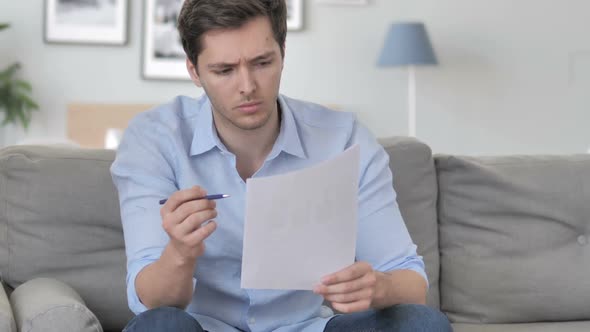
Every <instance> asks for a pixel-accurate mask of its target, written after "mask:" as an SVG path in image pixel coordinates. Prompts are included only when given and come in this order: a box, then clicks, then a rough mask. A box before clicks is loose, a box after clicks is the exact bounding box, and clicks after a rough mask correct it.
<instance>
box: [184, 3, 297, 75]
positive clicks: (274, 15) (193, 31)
mask: <svg viewBox="0 0 590 332" xmlns="http://www.w3.org/2000/svg"><path fill="white" fill-rule="evenodd" d="M261 16H266V17H268V18H269V20H270V24H271V27H272V31H273V35H274V39H275V40H276V42H277V43H278V44H279V47H280V48H281V56H283V57H284V56H285V39H286V36H287V5H286V3H285V0H185V2H184V5H183V6H182V9H181V11H180V15H179V17H178V31H179V32H180V39H181V41H182V47H183V48H184V52H185V53H186V55H187V57H188V58H189V60H190V61H191V62H192V63H193V65H194V66H195V67H196V66H197V58H198V57H199V54H201V52H202V51H203V42H202V36H203V35H204V34H205V33H207V32H208V31H210V30H214V29H237V28H240V27H242V26H243V25H244V24H246V23H247V22H248V21H250V20H251V19H253V18H256V17H261Z"/></svg>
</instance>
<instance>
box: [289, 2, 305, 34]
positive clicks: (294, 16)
mask: <svg viewBox="0 0 590 332" xmlns="http://www.w3.org/2000/svg"><path fill="white" fill-rule="evenodd" d="M301 29H303V0H287V30H301Z"/></svg>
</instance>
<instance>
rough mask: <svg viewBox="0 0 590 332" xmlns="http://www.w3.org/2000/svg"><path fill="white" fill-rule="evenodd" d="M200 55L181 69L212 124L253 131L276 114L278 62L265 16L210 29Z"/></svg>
mask: <svg viewBox="0 0 590 332" xmlns="http://www.w3.org/2000/svg"><path fill="white" fill-rule="evenodd" d="M202 43H203V51H202V52H201V54H199V57H198V59H197V65H198V74H197V71H195V70H194V69H195V68H194V67H193V65H192V63H191V62H190V61H189V60H187V67H188V70H189V73H190V74H191V78H192V80H193V82H194V83H195V84H196V85H197V86H199V87H202V88H203V89H204V90H205V92H206V93H207V96H208V97H209V99H210V100H211V104H212V105H213V111H214V118H215V124H216V126H217V127H218V128H219V126H220V125H221V126H223V127H225V128H227V129H229V130H238V131H239V130H247V131H250V130H255V129H259V128H262V127H264V126H267V125H272V124H271V123H269V122H270V121H269V120H270V119H271V117H273V118H274V119H276V117H274V116H273V115H274V114H276V112H277V97H278V93H279V85H280V81H281V73H282V71H283V58H282V56H281V50H280V47H279V45H278V43H277V42H276V41H275V39H274V37H273V33H272V28H271V25H270V20H269V19H268V18H267V17H259V18H255V19H252V20H251V21H249V22H248V23H246V24H245V25H244V26H242V27H241V28H239V29H222V30H221V29H220V30H212V31H209V32H207V33H206V34H204V35H203V38H202Z"/></svg>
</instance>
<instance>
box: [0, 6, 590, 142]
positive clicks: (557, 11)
mask: <svg viewBox="0 0 590 332" xmlns="http://www.w3.org/2000/svg"><path fill="white" fill-rule="evenodd" d="M305 4H306V8H305V29H304V30H303V31H301V32H290V33H289V35H288V39H287V58H286V66H285V72H284V75H283V85H282V92H283V93H285V94H287V95H290V96H293V97H298V98H304V99H308V100H312V101H315V102H319V103H325V104H337V105H340V106H341V108H342V109H344V110H349V111H354V112H357V113H358V116H359V117H360V119H361V120H362V121H363V122H364V123H365V124H366V125H367V126H368V127H369V128H370V129H371V130H372V131H373V132H374V133H375V135H377V136H389V135H405V134H406V133H407V129H406V122H407V118H406V93H407V91H406V73H405V71H404V70H403V69H393V68H391V69H384V68H377V67H376V66H375V62H376V59H377V56H378V54H379V51H380V48H381V44H382V42H383V39H384V37H385V33H386V31H387V28H388V26H389V24H390V23H391V22H393V21H397V20H421V21H424V22H425V23H426V25H427V27H428V30H429V32H430V35H431V39H432V41H433V44H434V47H435V50H436V52H437V55H438V57H439V61H440V63H441V65H440V66H439V67H435V68H421V69H419V70H418V73H417V80H418V106H417V107H418V127H417V135H418V137H419V138H420V139H421V140H423V141H425V142H426V143H428V144H429V145H430V146H431V147H432V148H433V150H434V151H435V152H440V153H462V154H505V153H572V152H586V151H587V149H588V148H589V147H590V130H589V129H588V125H590V113H589V112H588V111H589V107H590V93H588V92H590V89H589V88H590V37H589V35H588V34H589V32H590V1H587V0H563V1H556V0H518V1H514V0H493V1H492V0H488V1H484V0H411V1H410V0H406V1H402V0H370V4H369V5H368V6H364V7H355V6H327V5H320V4H319V3H316V2H315V0H306V1H305ZM42 7H43V6H42V2H41V1H8V0H3V1H1V2H0V22H4V21H8V22H11V23H12V25H13V26H12V27H11V29H9V30H5V31H3V32H2V33H0V47H1V51H0V67H4V66H5V65H8V64H9V63H11V62H13V61H14V60H19V61H21V62H22V64H23V66H24V70H23V76H24V77H25V78H26V79H28V80H30V81H31V82H32V83H33V85H34V89H35V90H34V97H35V99H36V100H37V101H38V102H39V103H40V105H41V112H40V113H37V114H35V118H34V123H33V126H32V129H31V130H30V132H29V133H27V134H26V135H25V134H22V133H20V134H19V133H17V134H16V136H12V137H10V139H13V140H15V139H16V138H15V137H18V138H19V139H22V138H23V137H25V138H26V137H39V136H53V137H64V136H65V120H64V119H65V108H66V105H67V104H68V103H72V102H105V103H159V102H163V101H167V100H168V99H170V98H172V97H173V96H175V95H177V94H186V95H192V96H197V95H199V94H200V93H201V91H200V90H198V89H197V88H195V87H194V86H193V85H192V84H191V83H190V82H169V81H146V80H143V79H142V78H141V74H140V58H141V44H142V40H141V38H142V32H141V27H142V20H143V18H142V13H143V6H142V2H140V1H133V3H132V6H131V15H130V42H129V43H128V45H127V46H125V47H97V46H79V45H55V44H45V43H44V42H43V26H42V22H43V10H42ZM1 130H4V131H5V132H6V131H7V129H0V131H1ZM9 131H10V130H9ZM10 134H11V135H15V134H14V133H13V132H11V133H10ZM9 143H10V142H9Z"/></svg>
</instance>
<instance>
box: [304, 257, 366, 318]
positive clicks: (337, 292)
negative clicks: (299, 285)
mask: <svg viewBox="0 0 590 332" xmlns="http://www.w3.org/2000/svg"><path fill="white" fill-rule="evenodd" d="M376 286H377V272H376V271H374V270H373V268H372V267H371V265H370V264H368V263H365V262H356V263H354V264H352V265H351V266H349V267H347V268H345V269H343V270H341V271H338V272H336V273H333V274H330V275H327V276H325V277H323V278H322V280H321V283H320V284H319V285H317V286H315V287H314V289H313V292H314V293H316V294H319V295H321V296H323V297H324V299H326V300H327V301H330V302H331V303H332V307H333V308H334V309H336V310H338V311H340V312H342V313H351V312H358V311H365V310H367V309H369V308H371V303H372V302H373V296H374V295H375V289H376Z"/></svg>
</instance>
